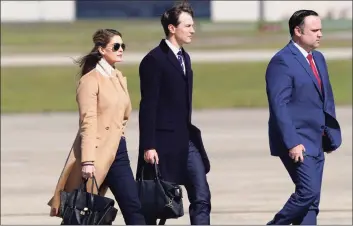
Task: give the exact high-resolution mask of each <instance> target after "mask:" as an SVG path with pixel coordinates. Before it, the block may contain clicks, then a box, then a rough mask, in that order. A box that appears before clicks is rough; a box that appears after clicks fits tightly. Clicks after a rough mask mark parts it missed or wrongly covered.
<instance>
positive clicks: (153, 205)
mask: <svg viewBox="0 0 353 226" xmlns="http://www.w3.org/2000/svg"><path fill="white" fill-rule="evenodd" d="M143 171H144V166H142V169H141V176H140V178H139V179H138V180H137V188H138V194H139V198H140V201H141V205H142V212H143V214H144V216H145V217H146V216H148V217H149V218H155V219H160V222H159V224H160V225H161V224H164V223H165V221H166V219H172V218H174V219H175V218H179V217H182V216H183V215H184V208H183V193H182V188H181V186H179V185H178V184H175V183H172V182H168V181H165V180H163V179H162V177H161V174H160V172H159V169H158V166H157V164H156V163H154V171H155V175H154V178H153V179H151V180H144V178H143V177H144V176H143V175H144V172H143Z"/></svg>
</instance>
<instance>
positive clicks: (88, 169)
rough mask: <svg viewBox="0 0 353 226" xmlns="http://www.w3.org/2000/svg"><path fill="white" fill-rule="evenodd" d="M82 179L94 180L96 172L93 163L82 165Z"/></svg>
mask: <svg viewBox="0 0 353 226" xmlns="http://www.w3.org/2000/svg"><path fill="white" fill-rule="evenodd" d="M81 171H82V177H83V178H85V179H88V178H92V177H93V176H94V173H95V171H96V168H95V167H94V164H93V162H84V163H82V170H81Z"/></svg>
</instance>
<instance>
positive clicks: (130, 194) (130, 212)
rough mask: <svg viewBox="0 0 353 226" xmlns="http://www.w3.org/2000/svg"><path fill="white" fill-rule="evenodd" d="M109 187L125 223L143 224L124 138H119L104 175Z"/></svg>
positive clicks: (143, 220)
mask: <svg viewBox="0 0 353 226" xmlns="http://www.w3.org/2000/svg"><path fill="white" fill-rule="evenodd" d="M106 181H107V182H108V185H109V188H110V190H111V191H112V193H113V195H114V197H115V200H116V201H117V202H118V205H119V207H120V210H121V213H122V215H123V217H124V220H125V224H127V225H144V224H146V223H145V219H144V216H143V214H142V212H141V203H140V199H139V197H138V193H137V187H136V182H135V179H134V176H133V173H132V170H131V167H130V160H129V156H128V153H127V148H126V140H125V138H121V141H120V144H119V148H118V151H117V154H116V157H115V160H114V162H113V164H112V166H111V167H110V169H109V172H108V174H107V177H106Z"/></svg>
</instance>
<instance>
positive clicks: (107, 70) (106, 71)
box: [96, 58, 115, 76]
mask: <svg viewBox="0 0 353 226" xmlns="http://www.w3.org/2000/svg"><path fill="white" fill-rule="evenodd" d="M96 68H97V70H98V71H99V72H100V73H101V74H102V75H103V76H112V72H113V71H114V70H115V69H114V68H113V67H112V66H111V65H110V64H109V63H108V62H107V61H106V60H105V59H104V58H102V59H100V61H98V63H97V66H96Z"/></svg>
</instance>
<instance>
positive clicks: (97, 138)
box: [49, 29, 145, 225]
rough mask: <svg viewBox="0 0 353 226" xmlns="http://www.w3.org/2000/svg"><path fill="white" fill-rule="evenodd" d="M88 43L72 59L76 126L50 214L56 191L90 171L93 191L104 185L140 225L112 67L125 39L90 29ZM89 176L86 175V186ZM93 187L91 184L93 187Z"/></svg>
mask: <svg viewBox="0 0 353 226" xmlns="http://www.w3.org/2000/svg"><path fill="white" fill-rule="evenodd" d="M93 42H94V47H93V48H92V50H91V52H90V53H89V54H87V55H86V56H84V57H82V58H81V59H80V60H79V61H78V63H79V65H80V67H81V72H80V75H81V77H80V79H79V82H78V86H77V95H76V100H77V103H78V109H79V130H78V133H77V135H76V139H75V141H74V143H73V146H72V148H71V150H70V153H69V155H68V157H67V160H66V163H65V166H64V169H63V171H62V173H61V175H60V178H59V181H58V183H57V186H56V189H55V193H54V196H53V198H52V199H51V200H50V201H49V205H50V206H51V213H50V215H51V216H58V215H59V213H58V210H59V206H60V191H62V190H65V191H67V192H70V191H73V190H74V189H77V188H78V187H79V186H80V184H81V183H82V178H85V179H89V178H91V177H92V176H95V178H96V181H97V183H98V186H99V194H100V195H104V194H105V193H106V191H107V189H108V188H109V189H110V190H111V192H112V193H113V195H114V197H115V199H116V201H117V203H118V205H119V207H120V210H121V212H122V215H123V217H124V220H125V223H126V224H128V225H133V224H134V225H136V224H138V225H143V224H145V219H144V217H143V215H142V213H141V204H140V200H139V198H138V193H137V188H136V184H135V180H134V176H133V174H132V170H131V167H130V160H129V156H128V152H127V148H126V138H125V135H124V131H125V128H126V124H127V122H128V119H129V115H130V113H131V102H130V97H129V93H128V89H127V82H126V78H125V77H124V76H123V75H122V73H121V72H120V71H119V70H117V69H115V66H114V64H115V63H117V62H121V61H122V56H123V53H124V50H125V44H124V43H123V40H122V35H121V33H119V32H118V31H116V30H113V29H100V30H98V31H96V32H95V33H94V35H93ZM91 183H92V180H88V183H87V187H89V188H90V186H91V185H90V184H91ZM94 193H97V190H96V189H95V190H94Z"/></svg>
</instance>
